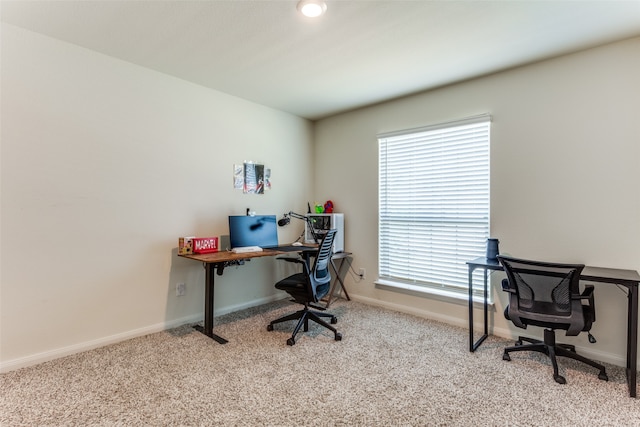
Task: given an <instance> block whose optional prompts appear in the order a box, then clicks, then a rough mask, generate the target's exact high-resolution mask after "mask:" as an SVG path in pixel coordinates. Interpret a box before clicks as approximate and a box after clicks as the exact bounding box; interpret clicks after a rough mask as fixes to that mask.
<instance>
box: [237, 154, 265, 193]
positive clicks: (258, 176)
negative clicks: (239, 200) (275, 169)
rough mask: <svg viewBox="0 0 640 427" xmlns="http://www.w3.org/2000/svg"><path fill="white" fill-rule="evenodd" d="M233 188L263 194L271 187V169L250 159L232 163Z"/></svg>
mask: <svg viewBox="0 0 640 427" xmlns="http://www.w3.org/2000/svg"><path fill="white" fill-rule="evenodd" d="M233 188H235V189H236V190H240V189H241V190H242V192H243V193H245V194H264V191H265V189H266V190H270V189H271V169H268V168H265V167H264V165H263V164H260V163H255V162H252V161H246V162H244V163H243V164H241V165H233Z"/></svg>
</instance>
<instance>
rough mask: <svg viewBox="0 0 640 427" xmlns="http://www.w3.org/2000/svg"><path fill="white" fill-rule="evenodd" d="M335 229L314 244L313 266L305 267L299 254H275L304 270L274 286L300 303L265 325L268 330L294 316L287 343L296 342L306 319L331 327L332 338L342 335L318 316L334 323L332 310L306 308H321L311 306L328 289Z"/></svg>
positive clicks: (306, 324) (307, 263) (336, 320)
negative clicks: (318, 244) (289, 256)
mask: <svg viewBox="0 0 640 427" xmlns="http://www.w3.org/2000/svg"><path fill="white" fill-rule="evenodd" d="M335 235H336V230H329V231H328V232H327V234H326V235H325V236H324V238H323V239H322V242H321V243H320V246H319V248H318V253H317V254H316V256H315V261H314V262H313V267H309V261H308V258H307V259H306V260H302V259H300V258H278V259H281V260H284V261H288V262H295V263H298V264H301V265H302V266H303V269H304V271H303V272H302V273H297V274H294V275H292V276H289V277H287V278H286V279H283V280H281V281H279V282H278V283H276V288H277V289H281V290H283V291H286V292H287V293H288V294H289V295H291V296H292V297H293V301H295V302H297V303H300V304H303V305H304V308H303V309H302V310H300V311H297V312H295V313H293V314H290V315H288V316H284V317H281V318H279V319H276V320H274V321H272V322H271V323H269V325H268V326H267V330H268V331H273V325H275V324H276V323H281V322H286V321H288V320H298V324H297V325H296V327H295V329H294V330H293V334H292V335H291V338H289V339H288V340H287V345H294V344H295V343H296V335H297V334H298V332H299V331H300V328H301V327H303V326H304V331H305V332H307V331H308V330H309V320H313V321H314V322H316V323H318V324H319V325H322V326H324V327H325V328H327V329H329V330H331V331H332V332H333V333H334V337H335V340H336V341H340V340H341V339H342V335H341V334H340V332H338V331H337V330H336V329H335V328H334V327H333V326H331V325H329V324H328V323H327V322H325V321H324V320H322V319H321V318H322V317H327V318H330V319H331V323H332V324H335V323H337V322H338V319H337V318H336V316H334V315H333V314H329V313H321V312H319V311H313V310H311V309H310V307H312V308H316V309H318V310H324V308H323V307H320V306H315V305H313V304H314V303H317V302H319V301H320V300H321V299H322V298H323V297H324V296H325V295H326V294H327V293H328V292H329V288H330V287H331V273H330V271H329V268H330V266H329V264H330V263H331V255H332V249H331V248H332V246H333V239H334V238H335Z"/></svg>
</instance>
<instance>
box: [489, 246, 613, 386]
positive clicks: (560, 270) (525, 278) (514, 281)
mask: <svg viewBox="0 0 640 427" xmlns="http://www.w3.org/2000/svg"><path fill="white" fill-rule="evenodd" d="M498 259H499V260H500V263H501V264H502V266H503V267H504V271H505V272H506V273H507V278H506V279H504V280H503V281H502V289H503V290H504V291H506V292H509V305H508V306H507V308H506V309H505V312H504V315H505V317H506V318H507V319H509V320H511V321H512V322H513V323H514V324H515V325H516V326H517V327H519V328H523V329H526V328H527V326H528V325H533V326H541V327H543V328H545V330H544V340H543V341H540V340H537V339H533V338H526V337H518V341H516V345H515V346H513V347H507V348H505V349H504V354H503V355H502V358H503V359H504V360H511V357H510V356H509V353H512V352H514V351H537V352H540V353H544V354H546V355H547V356H549V358H550V359H551V363H552V365H553V379H554V380H556V382H557V383H559V384H565V383H566V380H565V378H564V377H563V376H561V375H559V374H558V362H557V360H556V356H563V357H570V358H572V359H575V360H578V361H580V362H583V363H586V364H587V365H590V366H593V367H594V368H597V369H599V370H600V373H599V374H598V378H600V379H601V380H605V381H607V380H608V379H609V378H608V377H607V373H606V372H605V368H604V366H602V365H601V364H599V363H596V362H594V361H592V360H589V359H587V358H586V357H584V356H581V355H579V354H577V353H576V349H575V346H573V345H569V344H559V343H556V338H555V330H556V329H562V330H565V331H566V335H578V334H579V333H580V332H582V331H585V332H588V331H590V330H591V325H592V324H593V322H594V321H595V320H596V313H595V305H594V302H595V301H594V298H593V286H586V287H585V290H584V292H583V293H582V294H580V288H579V285H580V274H581V273H582V269H583V268H584V265H582V264H558V263H549V262H540V261H530V260H523V259H517V258H511V257H506V256H503V255H498ZM583 301H586V302H588V304H583V303H582V302H583ZM523 341H526V342H528V343H530V344H526V345H523V343H522V342H523ZM589 342H591V343H594V342H596V340H595V338H593V335H591V333H589Z"/></svg>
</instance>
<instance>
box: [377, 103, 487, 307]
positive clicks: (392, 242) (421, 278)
mask: <svg viewBox="0 0 640 427" xmlns="http://www.w3.org/2000/svg"><path fill="white" fill-rule="evenodd" d="M490 123H491V117H490V116H489V115H483V116H478V117H473V118H469V119H465V120H460V121H456V122H451V123H444V124H440V125H436V126H430V127H426V128H421V129H411V130H407V131H401V132H394V133H389V134H382V135H379V136H378V142H379V156H380V158H379V168H380V170H379V180H380V182H379V209H380V212H379V229H378V230H379V240H378V241H379V269H380V271H379V278H380V280H381V281H383V282H384V283H387V284H389V283H397V284H399V285H401V287H402V284H404V285H407V284H409V285H413V286H420V287H429V288H436V289H440V290H443V291H447V292H455V293H462V294H465V295H468V269H467V265H466V262H467V261H469V260H472V259H474V258H477V257H479V256H483V255H484V254H485V252H486V241H487V238H488V237H489V134H490ZM475 282H476V280H474V293H477V294H478V295H479V294H480V293H481V292H482V283H481V282H480V281H477V282H478V283H475Z"/></svg>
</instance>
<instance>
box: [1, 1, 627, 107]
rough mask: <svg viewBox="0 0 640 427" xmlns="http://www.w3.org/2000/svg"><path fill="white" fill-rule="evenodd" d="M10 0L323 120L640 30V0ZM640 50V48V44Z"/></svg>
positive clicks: (29, 12) (104, 43) (26, 11)
mask: <svg viewBox="0 0 640 427" xmlns="http://www.w3.org/2000/svg"><path fill="white" fill-rule="evenodd" d="M326 2H327V5H328V8H327V12H326V14H325V15H324V16H322V17H321V18H319V19H316V20H312V19H310V18H305V17H302V16H300V15H299V14H298V13H297V10H296V3H297V0H198V1H190V0H169V1H160V0H136V1H123V0H109V1H103V0H78V1H65V0H56V1H50V0H48V1H36V0H2V2H1V7H2V9H1V10H0V13H1V17H2V21H3V22H7V23H10V24H13V25H16V26H20V27H23V28H26V29H28V30H31V31H35V32H38V33H42V34H45V35H48V36H51V37H54V38H56V39H60V40H63V41H66V42H69V43H73V44H76V45H79V46H82V47H85V48H88V49H92V50H94V51H97V52H101V53H104V54H106V55H110V56H113V57H116V58H120V59H122V60H124V61H128V62H131V63H134V64H138V65H141V66H143V67H147V68H150V69H153V70H157V71H159V72H162V73H165V74H169V75H172V76H175V77H178V78H181V79H184V80H187V81H190V82H193V83H196V84H199V85H202V86H205V87H208V88H212V89H215V90H218V91H221V92H224V93H227V94H231V95H234V96H238V97H240V98H244V99H247V100H250V101H253V102H256V103H259V104H263V105H266V106H269V107H273V108H276V109H279V110H282V111H285V112H289V113H291V114H295V115H298V116H301V117H305V118H308V119H311V120H316V119H320V118H323V117H327V116H330V115H333V114H337V113H340V112H343V111H347V110H351V109H354V108H358V107H362V106H365V105H370V104H374V103H378V102H382V101H385V100H389V99H393V98H397V97H401V96H404V95H408V94H412V93H416V92H420V91H424V90H429V89H433V88H437V87H440V86H443V85H447V84H451V83H455V82H459V81H463V80H467V79H471V78H474V77H478V76H481V75H486V74H489V73H493V72H496V71H500V70H504V69H507V68H511V67H515V66H519V65H523V64H527V63H531V62H534V61H539V60H542V59H546V58H550V57H553V56H557V55H562V54H565V53H569V52H573V51H577V50H582V49H585V48H589V47H593V46H597V45H601V44H604V43H609V42H612V41H616V40H621V39H625V38H629V37H633V36H639V35H640V0H626V1H614V0H608V1H599V0H592V1H580V0H577V1H575V0H574V1H553V0H545V1H516V0H512V1H509V0H500V1H490V0H482V1H478V0H476V1H446V0H441V1H429V0H423V1H420V0H413V1H403V0H386V1H375V0H326ZM639 54H640V53H639Z"/></svg>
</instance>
